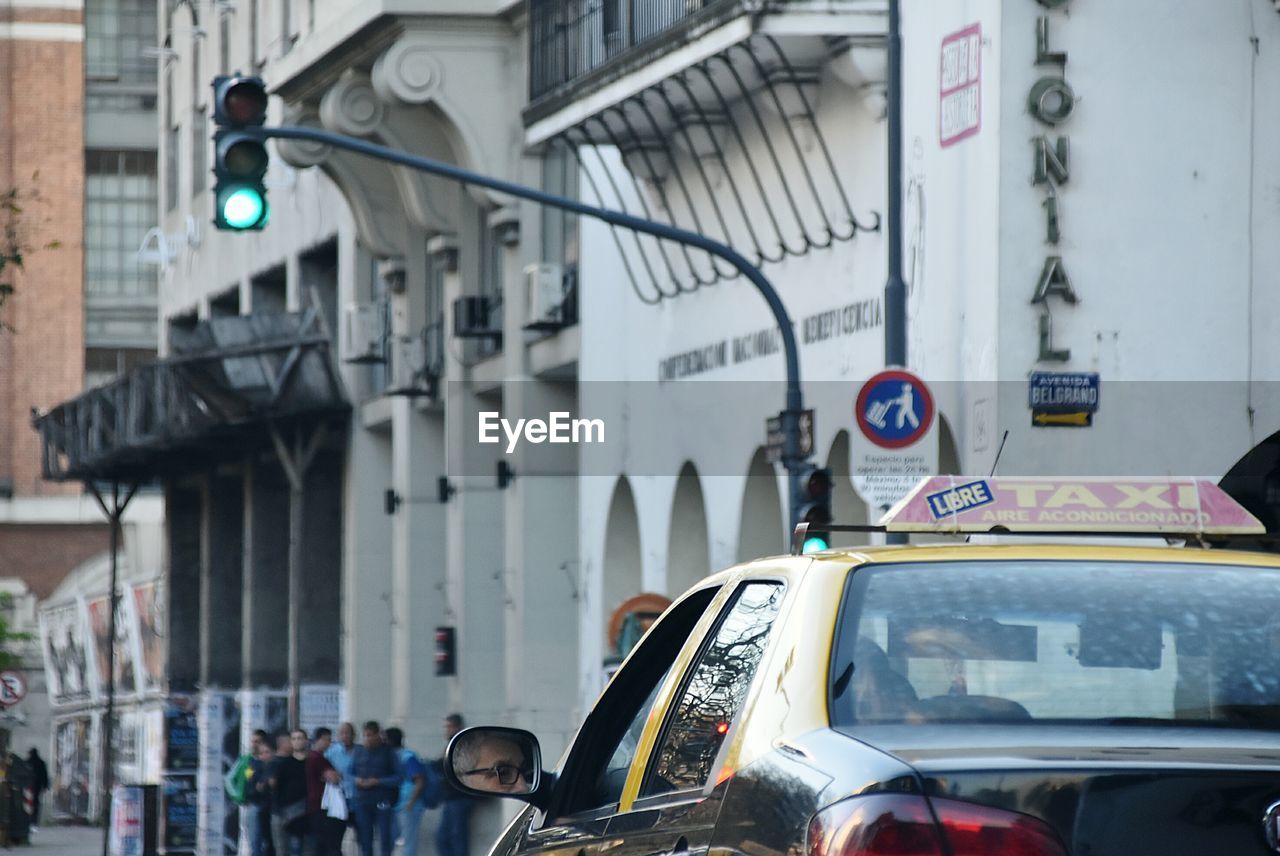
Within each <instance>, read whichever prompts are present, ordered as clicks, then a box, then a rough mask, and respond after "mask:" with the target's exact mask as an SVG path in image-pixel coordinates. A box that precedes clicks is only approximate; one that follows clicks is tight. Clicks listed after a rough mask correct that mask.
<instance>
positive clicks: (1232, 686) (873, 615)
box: [445, 477, 1280, 856]
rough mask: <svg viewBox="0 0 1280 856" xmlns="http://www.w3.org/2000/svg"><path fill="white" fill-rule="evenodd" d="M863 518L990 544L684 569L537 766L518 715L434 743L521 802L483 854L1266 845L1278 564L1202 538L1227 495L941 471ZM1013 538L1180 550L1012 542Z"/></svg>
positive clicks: (1269, 848) (1248, 522) (843, 854)
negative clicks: (670, 600) (676, 588)
mask: <svg viewBox="0 0 1280 856" xmlns="http://www.w3.org/2000/svg"><path fill="white" fill-rule="evenodd" d="M882 524H883V525H882V526H881V527H878V528H881V529H883V530H884V531H887V532H893V531H904V532H906V531H911V532H926V531H927V532H935V533H951V534H955V535H958V536H962V537H964V538H967V539H969V540H972V539H973V538H974V537H976V536H977V535H978V534H979V533H990V532H991V531H993V530H995V531H999V532H1002V533H1005V532H1007V533H1009V537H1008V538H1003V539H1001V540H1002V541H1005V540H1007V541H1013V542H1014V543H984V544H977V543H965V542H961V543H948V544H929V545H917V546H878V547H870V546H868V547H858V548H849V549H831V550H826V551H822V552H819V553H815V554H809V555H793V556H784V557H776V558H768V559H760V560H758V561H754V562H750V563H748V564H745V565H741V566H738V567H735V568H731V569H729V570H727V571H724V572H722V573H718V574H715V575H714V576H710V577H708V578H706V579H705V580H703V581H702V582H701V583H699V584H698V585H697V586H695V587H694V588H693V589H691V590H690V591H688V592H687V593H686V594H684V595H683V596H682V597H681V598H680V599H679V600H677V601H676V602H675V603H674V604H673V605H672V606H671V607H670V608H669V609H668V610H667V611H666V612H665V613H664V614H663V615H662V617H661V618H660V619H659V620H658V621H657V622H656V623H655V624H654V625H653V627H651V628H650V630H649V631H648V633H647V634H646V635H645V637H644V638H643V639H642V640H641V641H640V642H639V644H638V645H637V646H636V648H635V649H634V650H633V651H632V653H631V654H630V656H629V657H628V659H627V661H626V662H625V663H624V664H623V665H622V667H621V668H620V669H619V671H618V673H617V674H616V675H615V676H614V678H613V679H612V681H611V682H610V684H609V686H608V687H607V688H606V689H605V691H604V693H603V694H602V695H601V697H600V699H599V700H598V702H597V704H596V705H595V707H594V709H593V710H592V711H591V713H590V715H589V716H588V717H587V718H586V720H585V721H584V722H583V724H582V726H581V728H580V730H579V732H578V734H577V736H576V737H575V738H574V741H573V742H572V744H571V746H570V748H569V750H568V751H567V752H566V753H565V756H564V758H563V760H562V762H561V763H560V764H559V765H558V768H557V769H555V770H544V769H543V759H542V758H541V754H540V749H539V746H538V741H537V738H536V737H535V736H534V735H532V734H530V733H528V732H525V731H521V730H517V729H510V728H500V727H494V726H482V727H478V728H471V729H467V730H465V731H463V732H461V733H460V734H458V735H457V736H456V737H455V738H454V739H453V740H452V741H451V743H450V745H449V747H448V750H447V753H446V765H445V771H446V776H447V777H448V778H449V780H450V782H451V783H453V784H454V785H455V786H457V787H459V788H461V789H463V790H464V791H468V792H471V793H473V794H485V795H490V796H492V795H498V796H504V797H509V798H513V799H518V800H522V801H524V802H526V803H527V804H528V805H527V807H526V808H525V810H523V811H522V812H521V813H520V814H519V815H518V816H517V817H516V818H515V820H514V821H513V822H512V823H511V824H510V826H509V827H508V828H507V830H506V831H505V833H504V834H503V835H502V837H501V838H500V839H499V840H498V842H497V843H496V844H495V845H494V847H493V849H492V851H491V852H492V853H493V854H495V856H517V854H565V856H659V854H662V856H684V854H735V853H742V854H778V856H781V855H782V854H786V856H979V854H991V856H995V854H1011V855H1012V856H1066V854H1073V856H1139V854H1160V856H1251V854H1257V855H1258V856H1261V854H1267V853H1274V852H1280V556H1276V555H1273V554H1268V553H1264V552H1246V551H1239V550H1236V551H1233V550H1226V549H1209V548H1207V547H1205V546H1202V545H1204V544H1207V543H1210V542H1213V541H1220V540H1223V539H1230V538H1232V537H1236V536H1240V535H1250V534H1252V535H1257V534H1258V533H1260V532H1261V529H1262V527H1261V526H1260V525H1259V524H1258V522H1257V520H1256V519H1254V518H1253V517H1252V516H1251V515H1249V513H1248V512H1247V511H1246V510H1244V509H1243V508H1241V507H1240V506H1238V505H1237V504H1236V503H1234V501H1232V500H1231V498H1230V497H1228V496H1227V495H1226V494H1225V493H1223V492H1222V491H1221V490H1220V489H1218V488H1217V487H1216V486H1214V485H1213V484H1212V483H1209V482H1204V481H1198V480H1189V479H1188V480H1177V479H1164V480H1112V481H1101V480H1095V481H1085V480H1075V481H1067V480H1018V479H981V478H978V479H961V478H959V477H944V478H938V479H932V480H928V481H926V482H925V483H922V484H921V486H920V487H918V488H917V489H916V490H915V491H914V492H913V493H912V494H911V495H910V496H908V497H907V498H906V499H904V500H903V502H902V503H899V505H898V506H897V507H895V508H894V509H892V510H891V511H890V512H889V514H888V515H887V516H886V518H885V519H884V521H882ZM832 528H833V529H839V527H832ZM1030 531H1036V532H1041V533H1044V532H1052V533H1072V534H1080V535H1085V534H1090V535H1097V534H1108V535H1111V536H1119V535H1126V536H1131V535H1134V534H1137V533H1145V534H1148V535H1156V536H1160V535H1163V536H1166V537H1167V538H1169V539H1176V541H1177V542H1178V543H1180V544H1181V545H1182V547H1181V548H1178V547H1174V546H1168V545H1165V546H1149V547H1137V546H1114V545H1111V544H1106V545H1102V544H1084V543H1069V544H1063V543H1053V544H1046V543H1034V544H1033V543H1017V535H1018V534H1019V533H1027V532H1030ZM982 537H984V538H988V539H989V538H990V536H989V535H986V534H983V536H982ZM801 538H803V533H801ZM1158 543H1159V542H1158Z"/></svg>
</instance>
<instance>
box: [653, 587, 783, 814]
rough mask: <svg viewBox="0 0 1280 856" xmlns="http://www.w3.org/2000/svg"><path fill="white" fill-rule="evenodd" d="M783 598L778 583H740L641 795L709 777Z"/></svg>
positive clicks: (682, 699)
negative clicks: (731, 605) (741, 584)
mask: <svg viewBox="0 0 1280 856" xmlns="http://www.w3.org/2000/svg"><path fill="white" fill-rule="evenodd" d="M781 601H782V586H781V585H779V584H777V583H751V584H748V585H745V586H743V587H742V590H741V591H740V593H739V594H738V597H737V600H736V601H735V603H734V605H733V608H732V609H731V610H730V611H729V613H728V614H727V615H726V616H725V618H724V621H723V622H722V623H721V625H720V628H719V629H718V630H717V631H716V634H715V637H714V638H713V639H712V640H711V643H710V645H709V646H708V647H707V649H706V651H704V652H703V654H702V657H701V660H700V661H699V662H698V666H697V668H696V669H695V670H694V672H693V675H692V677H691V678H689V681H688V685H687V686H686V687H685V689H684V691H683V693H682V694H681V697H680V701H679V704H678V705H677V707H676V712H675V715H674V717H673V718H672V721H671V723H670V725H669V726H668V729H667V733H666V734H665V735H664V737H663V740H662V748H661V749H660V750H659V752H658V756H657V764H656V766H655V769H654V771H653V772H654V775H653V776H652V777H651V778H650V780H649V782H648V783H647V785H646V787H645V789H644V792H643V795H645V796H648V795H651V794H658V793H663V792H667V791H678V790H688V789H691V788H699V787H702V785H703V784H704V783H705V782H706V781H707V778H708V776H709V775H710V773H711V765H712V764H713V763H714V761H715V757H716V753H717V752H718V751H719V750H720V744H721V743H723V742H724V738H725V736H726V735H727V734H728V732H729V725H730V723H732V721H733V718H734V716H736V715H737V713H738V710H739V709H741V707H742V703H743V702H744V701H745V700H746V695H747V690H748V689H749V688H750V686H751V679H752V677H753V676H754V675H755V671H756V667H757V666H758V665H759V663H760V658H761V657H762V656H763V655H764V649H765V645H766V643H767V642H768V641H769V630H770V628H771V627H772V626H773V620H774V619H775V618H776V617H777V615H778V607H779V605H780V603H781Z"/></svg>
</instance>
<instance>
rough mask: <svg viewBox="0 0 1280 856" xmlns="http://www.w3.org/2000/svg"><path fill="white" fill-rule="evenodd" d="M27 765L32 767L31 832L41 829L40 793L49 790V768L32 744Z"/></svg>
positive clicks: (34, 832) (33, 833)
mask: <svg viewBox="0 0 1280 856" xmlns="http://www.w3.org/2000/svg"><path fill="white" fill-rule="evenodd" d="M27 765H28V766H30V767H31V794H32V796H31V834H32V835H35V834H36V833H37V832H39V831H40V795H41V794H43V793H44V792H45V791H47V790H49V768H48V767H47V766H45V763H44V759H43V758H41V757H40V753H39V752H37V751H36V747H34V746H32V747H31V751H30V752H29V753H27Z"/></svg>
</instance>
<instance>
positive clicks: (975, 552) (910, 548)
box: [804, 543, 1280, 568]
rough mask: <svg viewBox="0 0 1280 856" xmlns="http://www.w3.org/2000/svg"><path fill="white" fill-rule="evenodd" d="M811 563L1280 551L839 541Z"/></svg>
mask: <svg viewBox="0 0 1280 856" xmlns="http://www.w3.org/2000/svg"><path fill="white" fill-rule="evenodd" d="M804 558H809V559H813V560H815V563H822V564H830V563H838V564H840V565H843V566H846V567H847V566H848V565H850V564H854V565H860V564H890V563H893V564H897V563H902V562H958V561H973V560H990V561H999V560H1005V561H1007V560H1017V559H1041V560H1054V559H1057V560H1071V559H1077V560H1082V561H1095V562H1162V563H1170V562H1173V563H1178V564H1204V565H1250V566H1256V567H1267V568H1280V554H1273V553H1261V552H1251V551H1248V550H1220V549H1205V548H1196V547H1173V546H1169V545H1159V546H1150V547H1130V546H1113V545H1100V544H1053V543H1037V544H967V543H956V544H893V545H884V546H862V547H838V548H833V549H830V550H822V551H819V552H815V553H808V554H806V555H805V557H804Z"/></svg>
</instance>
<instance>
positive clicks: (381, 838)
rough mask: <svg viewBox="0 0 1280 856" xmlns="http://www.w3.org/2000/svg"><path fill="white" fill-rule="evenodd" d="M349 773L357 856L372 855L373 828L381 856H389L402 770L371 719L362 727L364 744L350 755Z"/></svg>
mask: <svg viewBox="0 0 1280 856" xmlns="http://www.w3.org/2000/svg"><path fill="white" fill-rule="evenodd" d="M351 774H352V776H354V778H355V785H356V804H355V813H356V834H357V835H358V837H359V839H360V856H374V852H373V830H374V827H375V826H376V827H377V830H378V844H379V850H380V851H381V854H382V856H391V850H392V848H393V847H395V843H396V841H395V831H394V826H395V811H396V803H397V801H398V800H399V797H400V783H401V782H402V781H403V780H404V771H403V769H402V768H401V765H400V758H399V756H398V755H397V754H396V751H395V750H394V749H392V748H391V747H390V746H389V745H387V744H386V743H385V742H383V739H382V729H381V727H379V725H378V723H377V722H374V721H373V720H370V721H369V722H366V723H365V724H364V743H363V744H362V745H360V746H357V747H356V748H355V751H354V752H353V753H352V758H351Z"/></svg>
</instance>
